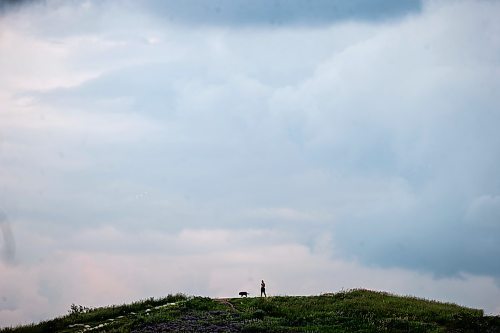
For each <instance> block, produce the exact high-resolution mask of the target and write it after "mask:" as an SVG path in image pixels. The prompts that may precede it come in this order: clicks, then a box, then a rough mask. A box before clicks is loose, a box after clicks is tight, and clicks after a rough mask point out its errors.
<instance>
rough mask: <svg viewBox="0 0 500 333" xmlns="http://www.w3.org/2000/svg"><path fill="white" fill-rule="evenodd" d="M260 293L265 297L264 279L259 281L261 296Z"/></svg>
mask: <svg viewBox="0 0 500 333" xmlns="http://www.w3.org/2000/svg"><path fill="white" fill-rule="evenodd" d="M262 294H264V297H267V295H266V283H265V282H264V280H262V282H261V283H260V297H262Z"/></svg>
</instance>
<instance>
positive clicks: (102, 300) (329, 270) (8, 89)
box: [0, 1, 500, 324]
mask: <svg viewBox="0 0 500 333" xmlns="http://www.w3.org/2000/svg"><path fill="white" fill-rule="evenodd" d="M242 3H243V2H242ZM252 3H253V6H255V8H254V10H253V11H250V12H248V13H249V14H247V15H243V14H242V13H240V12H238V11H237V9H238V8H239V7H236V6H235V5H234V4H232V3H230V2H226V1H219V2H217V1H215V2H210V6H208V7H203V8H202V7H200V4H201V2H197V1H192V2H183V3H182V5H179V3H178V2H169V1H167V2H156V1H146V2H141V4H137V3H134V2H127V3H125V4H118V3H117V2H115V1H106V2H93V1H84V2H83V1H82V2H80V1H71V2H59V1H46V2H33V3H30V4H29V5H25V6H21V7H19V8H18V9H17V10H10V11H5V12H4V14H3V17H2V20H1V21H0V32H1V33H0V69H1V70H2V76H0V104H1V105H2V108H1V110H0V117H1V121H0V165H1V167H0V183H1V184H2V191H0V204H1V205H2V207H3V209H4V210H5V211H6V213H7V214H8V216H9V218H10V222H11V227H12V228H11V229H12V232H11V234H12V235H13V236H12V238H14V237H15V240H16V245H17V249H16V250H17V252H16V256H15V258H13V256H12V255H11V256H10V257H11V259H12V260H10V262H3V263H2V264H1V266H0V274H2V277H3V276H6V280H5V281H8V282H6V283H3V284H2V289H0V291H1V292H0V302H3V303H1V304H0V322H2V323H7V324H14V323H17V322H26V321H31V320H38V319H42V318H47V317H48V316H51V315H54V314H60V313H64V312H65V311H66V309H67V308H68V306H69V304H71V303H83V304H85V305H91V306H92V305H99V304H108V303H112V302H123V301H127V300H133V299H135V298H137V297H146V296H152V295H156V296H158V295H159V294H162V293H166V292H180V291H183V292H188V293H197V294H203V295H210V296H229V295H232V294H233V293H234V292H236V291H239V289H241V288H247V289H251V288H252V286H254V284H255V281H257V282H258V281H260V279H262V278H265V279H267V280H266V281H268V284H269V286H270V287H271V286H273V287H272V288H270V290H274V291H273V293H274V294H281V293H284V294H307V293H319V292H323V291H330V290H338V289H340V288H341V287H344V288H348V287H367V288H378V289H384V290H388V291H392V292H398V293H403V294H408V293H411V294H415V295H417V296H422V297H430V298H438V299H442V300H446V301H456V302H459V303H461V304H465V305H469V306H476V307H481V308H485V309H486V310H487V311H488V312H498V311H499V306H500V305H499V303H498V299H500V298H499V297H498V294H499V292H500V291H499V286H498V281H499V278H500V266H498V265H497V264H495V260H492V258H496V257H498V256H499V255H500V245H499V243H498V242H497V241H496V240H497V239H499V238H500V204H499V197H500V180H499V179H498V177H497V176H496V173H497V170H496V169H497V168H496V167H497V165H499V162H500V155H499V152H500V149H498V148H499V147H500V134H499V132H498V130H497V126H496V124H498V123H499V121H500V119H499V118H500V113H499V112H498V110H499V108H498V107H499V103H498V99H497V98H496V96H498V94H499V93H500V92H499V91H498V90H499V87H500V82H499V80H500V76H499V75H498V74H499V61H500V59H499V58H498V56H497V55H498V54H500V40H499V37H498V36H500V24H499V23H498V20H497V19H496V18H497V17H498V14H499V13H500V5H499V4H498V3H496V2H490V1H453V2H452V1H450V2H448V1H427V2H424V3H423V4H420V3H418V2H408V3H406V2H405V3H406V4H407V5H405V6H404V7H401V6H402V5H396V6H394V7H391V8H390V10H388V11H384V13H389V15H388V16H385V15H382V12H380V11H377V10H378V9H374V7H371V6H370V5H368V3H367V2H365V1H359V2H353V3H352V4H350V5H349V6H353V7H352V8H347V7H343V6H346V5H345V4H344V5H341V4H340V2H339V3H337V2H321V1H317V2H312V3H311V5H306V2H301V1H295V2H292V3H290V4H289V5H288V6H284V2H280V1H278V2H275V4H276V6H278V7H280V8H285V9H286V10H278V9H276V10H275V11H264V7H262V6H263V5H262V3H261V2H258V1H257V2H252ZM401 3H402V2H401ZM334 5H335V6H336V7H335V8H336V9H337V10H338V11H336V10H333V9H332V10H329V9H331V6H334ZM179 6H184V7H182V8H179ZM212 6H215V7H213V8H212ZM217 6H218V7H217ZM308 6H309V7H308ZM216 7H217V8H219V10H218V11H217V8H216ZM214 8H215V9H214ZM377 8H383V6H379V7H377ZM207 11H208V12H211V11H213V15H212V16H210V15H208V16H207V15H205V13H206V12H207ZM170 12H172V13H175V15H174V17H173V18H172V17H171V16H169V15H168V13H170ZM320 12H321V15H320V14H318V13H320ZM269 13H270V14H269ZM200 15H202V16H203V17H205V18H206V19H205V20H202V21H201V22H197V23H195V21H198V20H197V17H198V16H200ZM382 16H383V17H382ZM69 22H71V23H72V24H69ZM274 22H277V24H274ZM280 22H281V23H280ZM0 222H1V221H0ZM3 225H6V224H5V223H3V224H2V226H3ZM4 229H5V228H3V229H2V231H3V236H4V240H3V242H4V243H5V244H7V243H6V239H7V238H5V237H6V236H5V235H7V234H8V233H7V232H5V230H4ZM4 243H2V245H3V246H4V247H3V248H4V249H5V248H6V246H7V245H5V244H4ZM7 252H8V251H7V250H4V253H7ZM290 254H293V256H290ZM291 257H293V258H294V260H293V262H292V261H290V258H291ZM276 267H281V269H279V270H278V269H276ZM153 272H154V273H153ZM290 276H293V277H294V278H293V281H300V282H299V283H297V285H292V284H290V282H289V281H291V279H290V278H289V277H290ZM84 281H88V283H84ZM144 281H148V283H147V286H145V285H144ZM75 285H79V286H81V287H80V288H74V286H75ZM106 290H109V292H106ZM49 308H50V309H52V310H51V311H52V312H50V313H49V312H45V311H48V310H42V309H49Z"/></svg>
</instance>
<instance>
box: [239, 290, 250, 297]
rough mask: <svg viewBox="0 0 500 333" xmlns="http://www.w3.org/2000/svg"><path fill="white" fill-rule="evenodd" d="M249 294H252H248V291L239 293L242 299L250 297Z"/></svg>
mask: <svg viewBox="0 0 500 333" xmlns="http://www.w3.org/2000/svg"><path fill="white" fill-rule="evenodd" d="M248 294H250V293H249V292H247V291H240V292H239V295H240V296H241V297H243V296H245V297H248Z"/></svg>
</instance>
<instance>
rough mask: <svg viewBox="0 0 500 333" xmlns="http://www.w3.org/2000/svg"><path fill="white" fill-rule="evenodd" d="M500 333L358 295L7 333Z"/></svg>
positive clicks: (171, 311) (185, 309) (498, 327)
mask: <svg viewBox="0 0 500 333" xmlns="http://www.w3.org/2000/svg"><path fill="white" fill-rule="evenodd" d="M379 331H387V332H500V317H498V316H484V313H483V311H482V310H477V309H471V308H466V307H462V306H459V305H456V304H451V303H442V302H436V301H431V300H425V299H419V298H415V297H409V296H405V297H402V296H397V295H392V294H389V293H385V292H378V291H371V290H365V289H354V290H349V291H342V292H338V293H328V294H322V295H319V296H275V297H267V298H260V297H248V298H246V297H243V298H222V299H212V298H207V297H193V296H186V295H183V294H177V295H168V296H166V297H163V298H159V299H154V298H150V299H146V300H142V301H138V302H134V303H131V304H124V305H118V306H115V305H114V306H109V307H101V308H95V309H86V308H83V307H78V306H74V307H72V310H71V313H70V314H68V315H66V316H62V317H59V318H55V319H52V320H48V321H44V322H41V323H38V324H31V325H25V326H18V327H15V328H4V329H0V333H34V332H37V333H38V332H55V333H77V332H81V333H83V332H134V333H153V332H206V333H211V332H379Z"/></svg>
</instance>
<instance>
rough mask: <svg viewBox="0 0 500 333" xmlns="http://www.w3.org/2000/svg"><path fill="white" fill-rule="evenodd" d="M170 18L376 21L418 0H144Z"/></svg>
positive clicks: (409, 9)
mask: <svg viewBox="0 0 500 333" xmlns="http://www.w3.org/2000/svg"><path fill="white" fill-rule="evenodd" d="M145 3H146V6H148V7H150V8H152V9H153V10H154V11H155V13H157V14H159V15H161V17H162V18H164V19H166V20H167V21H170V22H180V23H185V24H194V25H199V24H208V25H236V26H245V25H250V26H251V25H270V26H272V25H275V26H280V25H289V24H312V25H318V24H329V23H332V22H339V21H345V20H368V21H377V20H383V19H390V18H395V17H396V18H397V17H400V16H404V15H407V14H409V13H415V12H419V11H420V9H421V2H420V1H419V0H410V1H392V0H375V1H373V0H371V1H370V0H355V1H341V0H333V1H332V0H312V1H305V0H272V1H267V0H236V1H234V0H215V1H203V0H187V1H181V2H179V1H175V0H167V1H156V0H154V1H146V2H145Z"/></svg>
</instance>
